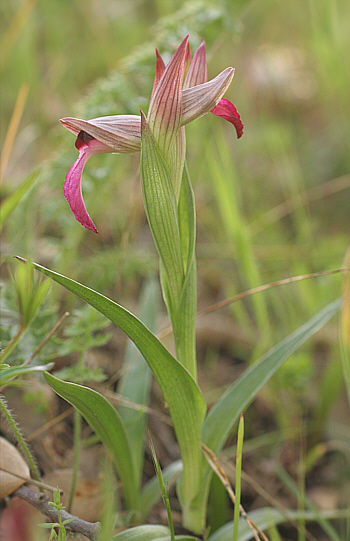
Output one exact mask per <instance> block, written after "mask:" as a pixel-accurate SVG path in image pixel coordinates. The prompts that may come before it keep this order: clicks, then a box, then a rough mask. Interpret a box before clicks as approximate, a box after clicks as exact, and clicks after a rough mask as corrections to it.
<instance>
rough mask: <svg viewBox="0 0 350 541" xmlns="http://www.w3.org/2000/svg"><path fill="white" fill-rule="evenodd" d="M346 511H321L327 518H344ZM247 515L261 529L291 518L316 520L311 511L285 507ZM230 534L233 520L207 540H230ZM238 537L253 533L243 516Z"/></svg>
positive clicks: (244, 538)
mask: <svg viewBox="0 0 350 541" xmlns="http://www.w3.org/2000/svg"><path fill="white" fill-rule="evenodd" d="M348 513H349V512H348V510H344V511H342V510H340V511H338V510H334V511H323V514H324V516H325V517H326V518H328V519H340V518H346V517H347V514H348ZM248 516H249V518H250V519H251V520H252V521H253V522H254V524H256V525H257V526H258V527H259V528H260V530H262V531H264V530H266V529H267V528H269V527H270V526H273V525H276V526H277V525H278V524H284V523H286V522H289V521H291V520H293V521H296V520H299V519H303V520H308V521H316V520H317V516H316V515H315V513H313V512H308V511H303V512H302V511H298V510H295V509H286V511H285V513H281V512H280V511H278V510H277V509H274V508H273V507H262V508H260V509H256V510H255V511H251V512H250V513H248ZM232 534H233V522H228V523H227V524H225V526H223V527H222V528H220V529H219V530H217V531H216V532H215V533H213V535H210V536H209V538H208V541H232ZM238 539H239V541H250V539H253V533H252V531H251V529H250V528H249V526H248V524H247V522H246V520H245V519H244V518H240V519H239V528H238Z"/></svg>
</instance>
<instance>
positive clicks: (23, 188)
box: [0, 169, 40, 231]
mask: <svg viewBox="0 0 350 541" xmlns="http://www.w3.org/2000/svg"><path fill="white" fill-rule="evenodd" d="M39 173H40V170H39V169H36V170H35V171H33V172H32V173H30V174H29V175H28V176H27V178H26V179H25V180H24V181H23V182H22V184H20V185H19V186H18V188H17V189H16V190H15V191H14V192H13V193H12V194H11V195H9V196H8V197H7V198H6V199H5V201H4V202H3V203H2V204H1V208H0V231H1V230H2V226H3V225H4V223H5V221H6V220H7V218H8V217H9V216H10V214H11V213H12V212H13V211H14V210H15V208H16V207H17V205H18V204H19V202H20V200H21V199H22V197H24V196H25V195H26V193H27V192H28V191H29V190H30V188H31V187H32V186H33V184H34V182H35V181H36V179H37V178H38V176H39Z"/></svg>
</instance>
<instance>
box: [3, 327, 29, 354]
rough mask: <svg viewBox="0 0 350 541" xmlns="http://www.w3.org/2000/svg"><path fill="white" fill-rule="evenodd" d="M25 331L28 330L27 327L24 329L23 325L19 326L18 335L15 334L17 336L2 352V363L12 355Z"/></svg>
mask: <svg viewBox="0 0 350 541" xmlns="http://www.w3.org/2000/svg"><path fill="white" fill-rule="evenodd" d="M25 330H26V328H25V327H23V326H22V325H20V326H19V329H18V331H17V333H16V334H15V336H14V337H13V338H12V340H10V342H9V343H8V344H7V346H6V347H5V348H4V349H3V350H2V352H1V355H0V363H4V362H5V360H6V359H7V357H8V356H9V355H10V353H12V351H13V350H14V349H15V347H16V346H17V344H18V342H19V341H20V339H21V336H22V334H23V333H24V331H25Z"/></svg>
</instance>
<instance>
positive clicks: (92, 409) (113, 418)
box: [44, 372, 139, 509]
mask: <svg viewBox="0 0 350 541" xmlns="http://www.w3.org/2000/svg"><path fill="white" fill-rule="evenodd" d="M44 376H45V379H46V381H47V383H48V384H49V385H50V387H52V389H53V390H54V391H55V392H56V393H57V394H58V395H60V396H61V397H62V398H64V399H65V400H67V402H69V403H70V404H72V406H74V407H75V408H76V409H77V410H78V411H79V412H80V413H81V414H82V415H83V417H85V419H86V421H87V422H88V423H89V425H90V426H91V428H93V430H94V431H95V432H96V434H97V435H98V436H99V437H100V439H101V441H102V443H103V444H104V445H105V446H106V448H107V449H108V451H109V452H110V454H111V456H112V458H113V460H114V463H115V465H116V468H117V471H118V474H119V476H120V480H121V482H122V484H123V494H124V498H125V501H126V504H127V507H128V509H138V508H139V492H138V487H137V485H136V482H135V471H134V467H133V463H132V458H131V449H130V445H129V440H128V437H127V434H126V432H125V428H124V425H123V421H122V420H121V418H120V415H119V414H118V412H117V411H116V410H115V409H114V408H113V406H112V405H111V404H110V403H109V402H108V400H107V399H106V398H105V397H104V396H102V395H101V394H99V393H97V392H96V391H94V390H93V389H89V388H88V387H84V386H83V385H78V384H77V383H69V382H67V381H62V380H60V379H58V378H55V377H54V376H52V375H51V374H49V373H48V372H46V373H45V374H44Z"/></svg>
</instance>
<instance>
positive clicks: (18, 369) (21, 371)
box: [0, 363, 54, 387]
mask: <svg viewBox="0 0 350 541" xmlns="http://www.w3.org/2000/svg"><path fill="white" fill-rule="evenodd" d="M53 366H54V363H48V364H44V365H42V366H13V367H12V368H5V369H3V370H0V387H2V386H3V385H5V383H6V382H8V381H9V380H10V379H12V378H17V377H18V376H25V375H26V374H31V373H32V372H45V371H46V370H50V369H51V368H52V367H53ZM0 367H1V365H0Z"/></svg>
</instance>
